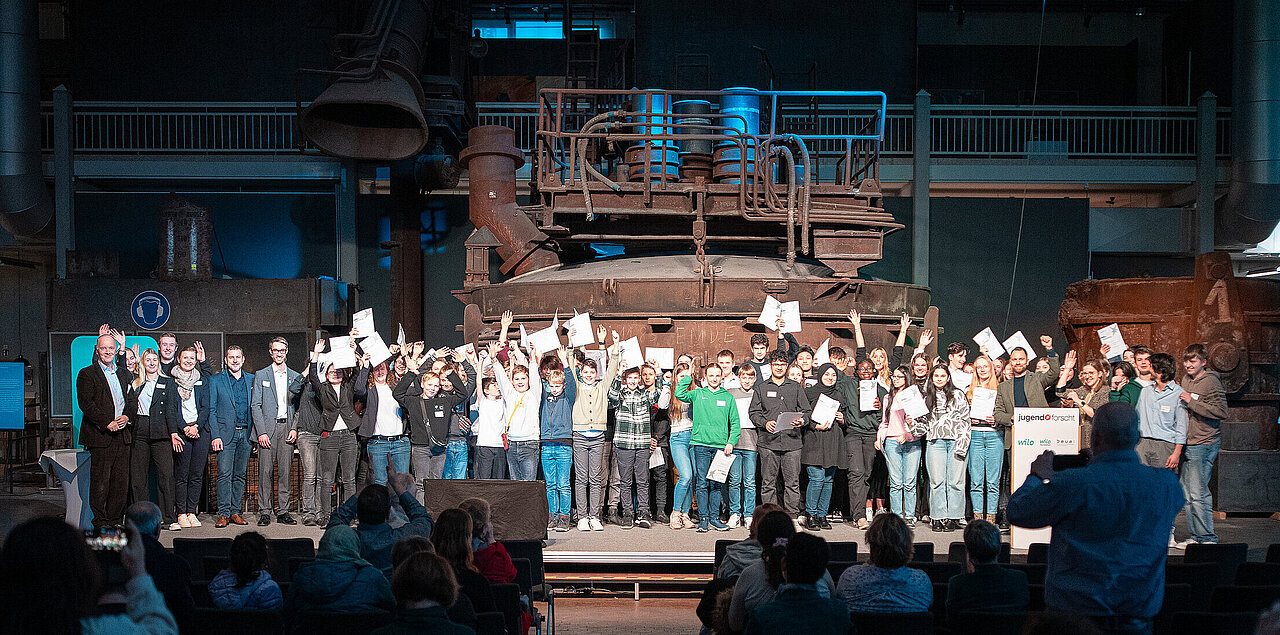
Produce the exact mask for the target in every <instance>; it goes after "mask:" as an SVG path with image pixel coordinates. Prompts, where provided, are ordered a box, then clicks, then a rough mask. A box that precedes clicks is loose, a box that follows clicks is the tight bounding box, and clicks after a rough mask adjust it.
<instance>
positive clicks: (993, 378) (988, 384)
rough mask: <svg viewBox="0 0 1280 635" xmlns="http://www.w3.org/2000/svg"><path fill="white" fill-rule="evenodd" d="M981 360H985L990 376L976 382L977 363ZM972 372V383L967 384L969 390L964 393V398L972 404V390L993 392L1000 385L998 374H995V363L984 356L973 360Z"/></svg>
mask: <svg viewBox="0 0 1280 635" xmlns="http://www.w3.org/2000/svg"><path fill="white" fill-rule="evenodd" d="M982 360H986V361H987V367H988V368H990V369H991V374H990V375H988V376H987V380H986V381H978V362H980V361H982ZM973 371H974V372H973V381H971V382H969V388H968V389H967V390H966V391H965V393H966V395H965V396H966V397H968V398H969V403H973V389H974V388H986V389H988V390H995V389H996V387H997V386H999V385H1000V373H997V372H996V365H995V362H993V361H991V358H990V357H988V356H987V355H986V354H982V355H978V358H977V359H975V360H973Z"/></svg>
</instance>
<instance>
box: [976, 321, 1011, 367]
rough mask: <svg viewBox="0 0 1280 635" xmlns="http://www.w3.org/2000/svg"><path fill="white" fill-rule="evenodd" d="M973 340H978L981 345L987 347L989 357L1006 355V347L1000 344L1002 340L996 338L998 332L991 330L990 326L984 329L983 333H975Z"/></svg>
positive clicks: (995, 357)
mask: <svg viewBox="0 0 1280 635" xmlns="http://www.w3.org/2000/svg"><path fill="white" fill-rule="evenodd" d="M973 341H974V342H976V343H977V344H978V346H979V347H983V346H985V347H987V357H990V358H991V359H997V358H999V357H1000V356H1001V355H1004V347H1003V346H1001V345H1000V340H998V339H996V334H995V333H992V332H991V327H990V326H988V327H987V328H985V329H982V332H981V333H978V334H977V335H974V336H973Z"/></svg>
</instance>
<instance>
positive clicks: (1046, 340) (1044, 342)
mask: <svg viewBox="0 0 1280 635" xmlns="http://www.w3.org/2000/svg"><path fill="white" fill-rule="evenodd" d="M1040 345H1041V346H1043V347H1044V350H1046V351H1049V350H1053V337H1052V336H1050V335H1041V336H1040Z"/></svg>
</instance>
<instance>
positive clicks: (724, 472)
mask: <svg viewBox="0 0 1280 635" xmlns="http://www.w3.org/2000/svg"><path fill="white" fill-rule="evenodd" d="M736 458H738V455H737V454H730V455H729V456H725V455H724V451H723V448H722V449H721V450H717V451H716V453H715V455H714V457H713V458H712V459H711V469H710V470H707V480H708V481H715V482H717V483H723V482H725V481H727V480H729V468H731V467H733V460H734V459H736Z"/></svg>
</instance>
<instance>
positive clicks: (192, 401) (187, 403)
mask: <svg viewBox="0 0 1280 635" xmlns="http://www.w3.org/2000/svg"><path fill="white" fill-rule="evenodd" d="M196 385H197V386H198V385H200V382H196ZM181 410H182V422H183V423H185V424H187V425H191V424H193V423H195V422H196V419H197V418H198V417H199V415H198V414H197V413H196V391H195V388H194V387H193V388H192V390H191V396H190V397H187V398H186V399H183V400H182V408H181Z"/></svg>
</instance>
